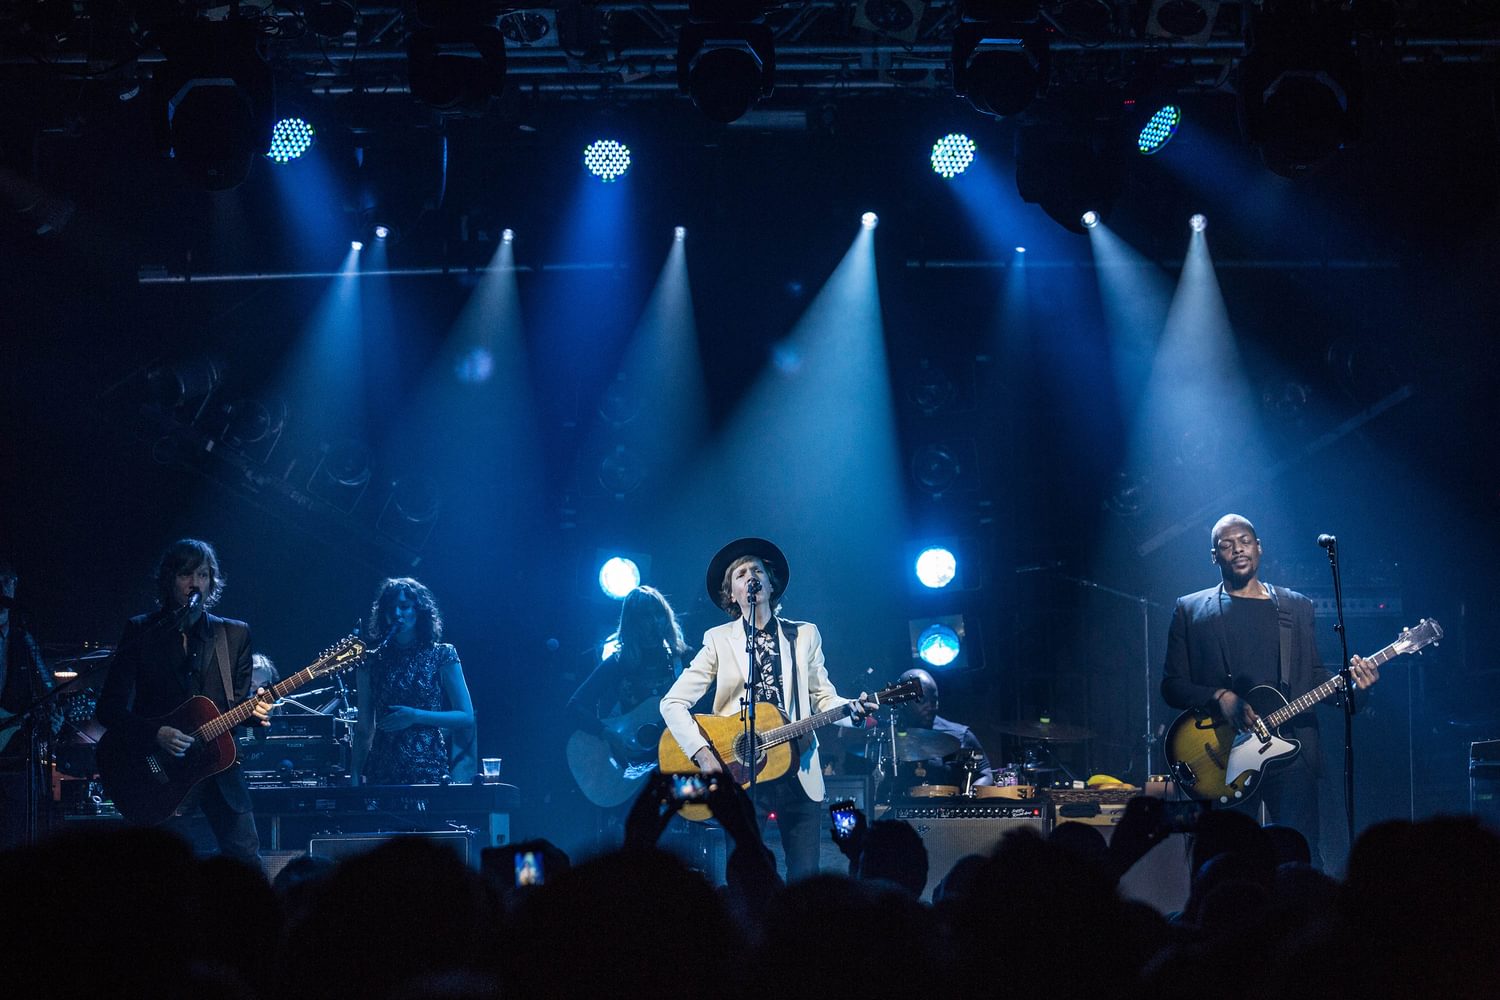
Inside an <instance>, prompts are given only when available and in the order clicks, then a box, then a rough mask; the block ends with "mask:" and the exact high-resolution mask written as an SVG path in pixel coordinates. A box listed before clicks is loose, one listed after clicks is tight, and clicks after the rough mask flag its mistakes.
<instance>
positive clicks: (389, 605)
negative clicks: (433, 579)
mask: <svg viewBox="0 0 1500 1000" xmlns="http://www.w3.org/2000/svg"><path fill="white" fill-rule="evenodd" d="M366 634H367V635H368V636H369V637H370V641H371V642H372V643H375V642H380V641H381V640H383V639H385V637H386V636H389V637H390V638H389V641H386V642H384V643H383V644H382V645H381V646H380V647H379V648H377V649H376V650H375V651H374V652H372V653H370V654H369V655H367V656H366V657H365V659H364V660H363V661H361V663H360V665H359V667H358V668H357V670H356V679H357V685H358V702H359V717H358V719H357V721H356V722H355V726H354V781H355V783H356V784H371V785H415V784H429V783H433V782H439V781H445V780H449V779H450V778H451V780H454V781H460V782H466V781H468V780H469V778H470V777H471V776H472V775H473V763H472V760H470V759H469V758H470V757H471V753H470V752H461V753H460V760H455V761H451V762H450V756H449V754H450V747H452V746H453V745H454V742H455V738H456V739H457V743H458V745H459V747H460V750H461V751H471V749H472V747H473V743H474V740H473V732H474V704H473V702H472V701H470V699H469V686H468V684H466V683H465V682H464V672H463V667H462V666H461V665H460V664H459V662H458V650H456V649H454V648H453V646H451V645H450V644H448V643H445V642H443V641H442V638H443V616H442V613H441V612H439V611H438V606H437V601H436V600H435V599H434V598H433V596H432V591H430V590H428V589H427V588H426V587H425V586H423V585H422V584H421V583H419V582H418V581H416V580H414V579H412V578H411V577H398V578H395V579H390V580H386V581H385V582H384V583H383V584H381V585H380V591H379V592H378V593H377V594H376V595H375V602H374V604H372V605H371V606H370V620H369V627H368V629H367V631H366ZM465 760H467V761H468V763H464V761H465Z"/></svg>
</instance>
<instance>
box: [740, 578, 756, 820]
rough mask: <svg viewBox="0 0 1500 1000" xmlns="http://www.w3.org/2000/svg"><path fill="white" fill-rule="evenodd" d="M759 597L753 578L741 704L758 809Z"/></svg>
mask: <svg viewBox="0 0 1500 1000" xmlns="http://www.w3.org/2000/svg"><path fill="white" fill-rule="evenodd" d="M759 596H760V581H759V580H757V579H755V578H754V577H753V576H752V577H751V579H750V584H749V586H748V587H747V588H746V590H745V601H746V603H747V604H749V605H750V610H749V612H748V613H747V614H746V616H745V666H746V670H745V673H746V674H747V675H748V680H747V683H746V684H745V700H744V701H742V702H741V703H740V704H741V705H742V706H743V708H744V709H745V733H746V737H747V743H746V746H747V748H748V751H749V754H750V804H751V805H752V806H756V807H759V805H760V803H759V801H758V800H757V799H756V790H757V788H758V787H759V784H760V782H759V781H758V780H757V772H758V771H759V770H760V769H759V768H758V767H756V764H757V763H758V762H759V760H760V754H759V753H758V752H757V749H756V746H755V704H756V702H757V701H759V700H760V664H758V663H756V662H755V631H756V629H755V612H756V608H757V607H758V605H759V601H758V600H757V598H759Z"/></svg>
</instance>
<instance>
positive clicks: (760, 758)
mask: <svg viewBox="0 0 1500 1000" xmlns="http://www.w3.org/2000/svg"><path fill="white" fill-rule="evenodd" d="M921 697H922V682H921V681H920V680H918V679H917V678H915V677H910V678H907V679H906V680H904V681H902V682H901V683H899V684H893V685H891V686H890V687H888V688H884V689H882V690H880V691H877V692H875V694H874V696H873V698H874V701H875V703H876V705H877V706H884V705H899V704H901V703H902V702H907V701H917V700H918V699H920V698H921ZM852 711H853V710H852V709H851V707H850V704H849V703H848V702H845V703H844V704H842V705H840V706H838V707H837V708H830V709H829V710H828V711H826V712H819V713H818V714H817V715H809V716H808V717H807V718H805V719H798V720H797V721H796V722H787V720H786V716H785V715H782V714H781V709H779V708H777V707H776V706H775V705H772V704H771V703H770V702H766V701H759V702H756V703H755V746H754V748H753V749H752V748H751V745H750V734H749V733H748V732H746V731H745V724H744V723H743V722H741V721H740V716H738V715H695V716H693V719H694V721H696V722H697V723H698V732H699V733H701V734H702V736H703V738H704V739H705V740H706V741H708V744H709V746H711V747H713V750H714V753H716V754H718V756H719V759H720V760H721V761H723V762H724V770H725V771H727V772H728V773H729V774H730V776H732V777H733V778H734V780H735V781H738V782H739V783H740V785H741V786H742V787H749V785H750V775H751V773H752V770H753V773H754V774H755V780H756V781H774V780H775V779H777V778H779V777H781V776H782V775H783V774H786V773H787V771H789V770H791V768H792V761H794V760H796V759H797V758H799V757H801V752H800V751H798V752H797V753H795V754H794V753H793V752H792V751H793V744H794V743H795V741H797V740H799V739H800V738H802V737H803V736H806V735H808V734H809V733H811V732H812V731H813V730H815V729H821V728H822V727H823V726H827V725H831V724H832V723H835V722H838V721H839V720H841V719H847V718H849V716H850V714H851V713H852ZM657 757H658V759H659V760H660V762H661V770H662V773H663V774H697V773H698V765H697V764H694V763H693V762H692V760H691V759H690V758H689V757H688V755H687V754H685V753H683V752H682V747H681V746H679V745H678V743H677V740H676V738H675V737H673V735H672V733H671V731H670V730H668V731H667V732H664V733H662V735H661V741H660V743H659V745H658V746H657ZM680 815H682V816H683V817H684V818H685V819H691V820H705V819H708V818H709V816H710V815H711V814H710V812H709V809H708V807H707V806H700V805H686V806H683V807H682V809H681V810H680Z"/></svg>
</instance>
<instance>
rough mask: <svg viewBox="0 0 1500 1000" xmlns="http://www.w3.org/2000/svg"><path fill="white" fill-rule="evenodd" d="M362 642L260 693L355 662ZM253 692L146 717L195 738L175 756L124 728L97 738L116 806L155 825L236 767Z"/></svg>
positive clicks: (341, 647)
mask: <svg viewBox="0 0 1500 1000" xmlns="http://www.w3.org/2000/svg"><path fill="white" fill-rule="evenodd" d="M364 652H365V644H364V643H363V642H362V641H360V640H359V639H357V638H355V637H353V636H350V637H349V638H347V639H344V640H342V641H340V642H339V643H338V644H337V645H336V646H334V647H333V648H332V649H330V650H328V651H327V652H325V653H324V654H323V655H322V656H320V657H318V658H317V660H315V661H314V662H313V663H312V664H311V665H310V666H307V667H304V668H303V669H302V670H299V671H297V672H296V673H295V674H293V675H292V676H290V677H288V678H287V679H286V680H284V681H282V682H281V683H279V684H275V685H273V686H272V687H271V688H270V689H269V691H268V692H267V694H266V695H264V696H263V697H264V698H265V699H266V700H269V701H275V700H277V699H278V698H282V697H285V696H286V695H289V694H291V693H292V692H293V691H295V690H297V689H298V688H300V687H301V686H302V685H304V684H306V683H307V682H308V681H310V680H313V679H314V678H317V677H322V676H324V675H325V674H332V673H336V672H337V671H340V670H345V669H348V668H349V667H352V666H354V664H355V662H356V661H358V660H359V658H360V657H361V656H363V655H364ZM255 701H256V699H255V698H254V697H253V696H252V697H250V698H247V699H246V700H245V701H242V702H240V703H239V704H238V705H236V706H234V707H233V708H231V709H230V710H229V711H227V712H224V713H222V714H221V713H220V712H219V708H218V706H217V705H215V704H214V703H213V702H212V701H211V700H209V699H208V698H205V697H203V696H202V695H198V696H197V697H194V698H189V699H188V700H187V701H185V702H183V703H182V704H181V705H178V706H177V707H176V708H174V709H173V710H172V711H171V712H169V713H167V714H166V715H163V716H161V717H160V718H157V719H151V720H148V721H149V722H151V723H152V724H153V725H154V726H156V727H157V728H160V727H161V726H171V727H173V728H174V729H180V730H182V731H183V732H185V733H187V734H188V735H189V736H191V737H192V738H193V745H192V746H191V747H189V748H188V750H187V753H185V754H183V755H182V756H181V757H176V756H174V755H172V754H170V753H168V752H167V751H165V750H162V749H161V748H159V747H157V746H155V745H154V744H153V745H152V747H151V748H150V749H149V750H143V749H141V748H140V747H139V746H132V745H131V744H130V743H129V742H128V741H127V740H126V739H125V736H124V734H123V733H121V732H120V731H119V730H111V731H109V732H106V733H105V734H104V737H103V739H101V740H100V741H99V750H98V759H99V778H100V780H102V781H103V783H104V791H105V792H106V793H107V794H108V795H109V797H110V798H111V799H112V800H114V803H115V807H116V808H117V809H119V810H120V812H121V814H122V815H124V817H125V818H126V819H128V820H130V821H131V822H133V823H143V824H156V823H161V822H164V821H166V820H167V819H169V818H171V816H172V814H173V813H174V812H176V811H177V807H178V806H180V805H182V800H183V799H185V798H187V794H188V792H190V791H192V788H193V786H194V785H196V784H197V783H198V782H200V781H202V780H203V779H204V778H209V777H212V776H213V775H215V774H218V773H219V772H220V771H224V770H227V769H229V768H230V767H233V766H234V761H235V746H234V727H235V726H238V725H240V724H241V723H243V722H245V721H246V720H247V719H249V718H250V716H251V715H252V714H253V713H254V711H255Z"/></svg>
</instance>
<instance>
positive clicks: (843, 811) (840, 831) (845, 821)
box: [828, 799, 854, 840]
mask: <svg viewBox="0 0 1500 1000" xmlns="http://www.w3.org/2000/svg"><path fill="white" fill-rule="evenodd" d="M828 816H829V818H830V819H832V820H833V835H834V836H835V837H837V838H839V839H840V840H843V839H845V838H847V837H848V836H849V835H850V834H851V833H853V832H854V800H853V799H842V800H840V801H838V802H835V803H833V805H831V806H829V807H828Z"/></svg>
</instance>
